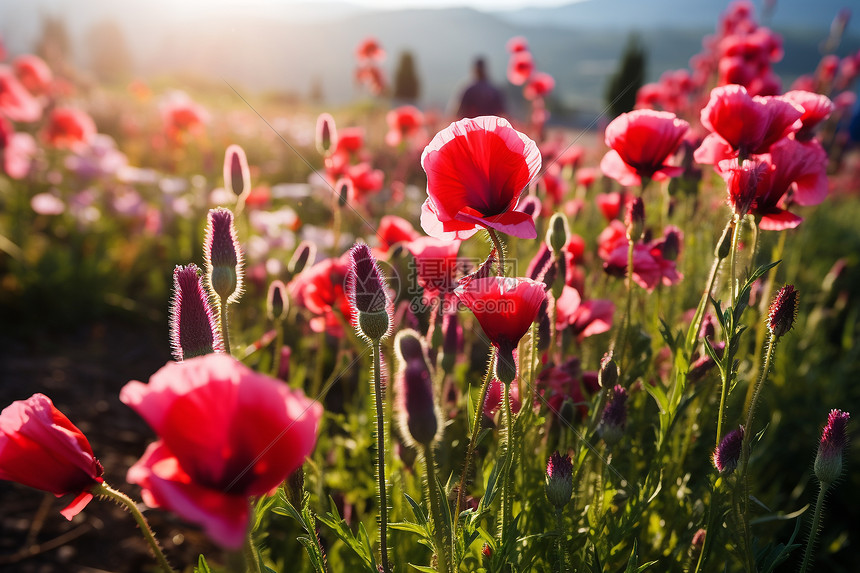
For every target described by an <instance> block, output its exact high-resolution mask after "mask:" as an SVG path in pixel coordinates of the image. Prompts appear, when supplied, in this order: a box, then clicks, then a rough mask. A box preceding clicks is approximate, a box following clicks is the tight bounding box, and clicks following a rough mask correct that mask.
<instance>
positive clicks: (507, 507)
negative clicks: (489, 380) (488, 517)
mask: <svg viewBox="0 0 860 573" xmlns="http://www.w3.org/2000/svg"><path fill="white" fill-rule="evenodd" d="M504 387H505V388H504V392H503V396H502V402H503V406H504V412H505V461H504V467H503V468H502V472H503V474H502V539H504V538H505V535H506V533H507V530H508V527H510V524H511V523H512V519H511V518H512V517H513V516H512V515H511V513H513V504H514V500H513V493H514V492H513V491H511V490H512V489H513V486H512V485H511V466H513V461H514V417H513V413H512V412H511V385H510V384H505V385H504Z"/></svg>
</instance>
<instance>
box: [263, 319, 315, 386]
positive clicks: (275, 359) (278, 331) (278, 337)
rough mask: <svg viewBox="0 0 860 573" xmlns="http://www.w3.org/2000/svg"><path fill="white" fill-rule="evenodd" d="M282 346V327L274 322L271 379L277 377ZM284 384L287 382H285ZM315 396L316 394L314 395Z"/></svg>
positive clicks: (281, 323)
mask: <svg viewBox="0 0 860 573" xmlns="http://www.w3.org/2000/svg"><path fill="white" fill-rule="evenodd" d="M283 345H284V325H283V322H282V321H280V320H276V321H275V350H274V356H272V378H277V377H278V372H280V370H281V347H282V346H283ZM285 382H287V381H286V380H285ZM314 395H316V394H314Z"/></svg>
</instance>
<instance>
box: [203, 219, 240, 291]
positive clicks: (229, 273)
mask: <svg viewBox="0 0 860 573" xmlns="http://www.w3.org/2000/svg"><path fill="white" fill-rule="evenodd" d="M203 252H204V258H205V261H206V278H207V282H208V285H209V288H210V289H211V290H212V291H213V292H214V293H215V294H216V295H218V298H220V299H221V300H222V301H225V300H226V301H228V302H232V303H235V302H236V301H237V300H239V297H240V296H241V295H242V283H243V272H242V249H241V247H239V241H238V239H237V238H236V227H235V226H234V225H233V213H232V212H231V211H230V210H229V209H225V208H223V207H219V208H217V209H211V210H210V211H209V224H208V225H207V226H206V237H205V239H204V243H203Z"/></svg>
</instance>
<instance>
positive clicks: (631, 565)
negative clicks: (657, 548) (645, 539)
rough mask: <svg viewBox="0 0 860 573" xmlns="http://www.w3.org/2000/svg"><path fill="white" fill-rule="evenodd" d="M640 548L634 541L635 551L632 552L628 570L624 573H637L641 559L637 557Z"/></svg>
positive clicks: (628, 561)
mask: <svg viewBox="0 0 860 573" xmlns="http://www.w3.org/2000/svg"><path fill="white" fill-rule="evenodd" d="M638 548H639V544H638V543H637V542H636V540H635V539H634V540H633V551H631V552H630V559H628V560H627V569H625V570H624V573H636V564H637V563H638V562H639V557H638V556H637V555H636V553H637V552H638Z"/></svg>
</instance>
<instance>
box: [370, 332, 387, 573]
mask: <svg viewBox="0 0 860 573" xmlns="http://www.w3.org/2000/svg"><path fill="white" fill-rule="evenodd" d="M381 354H382V352H381V349H380V343H379V340H374V341H373V392H374V395H373V397H374V400H375V401H376V454H377V463H376V477H377V487H378V489H379V555H380V561H381V562H382V570H383V572H384V573H391V565H390V564H389V563H388V494H387V491H386V482H385V411H384V404H385V394H384V390H383V389H382V356H381Z"/></svg>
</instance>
